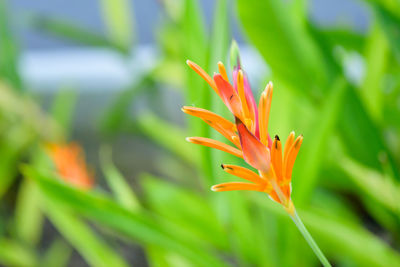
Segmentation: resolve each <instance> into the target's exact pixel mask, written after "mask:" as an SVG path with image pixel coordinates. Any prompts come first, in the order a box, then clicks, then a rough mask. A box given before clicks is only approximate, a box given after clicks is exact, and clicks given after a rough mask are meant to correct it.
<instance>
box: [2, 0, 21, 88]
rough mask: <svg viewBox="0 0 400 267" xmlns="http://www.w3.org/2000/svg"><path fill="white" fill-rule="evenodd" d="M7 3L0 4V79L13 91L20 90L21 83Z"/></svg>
mask: <svg viewBox="0 0 400 267" xmlns="http://www.w3.org/2000/svg"><path fill="white" fill-rule="evenodd" d="M9 14H11V13H10V11H9V10H8V2H7V1H1V2H0V78H3V79H6V80H7V81H8V82H9V83H10V84H11V85H12V86H13V88H14V89H15V90H22V89H23V88H22V81H21V77H20V75H19V73H18V59H19V51H18V45H17V42H16V40H15V38H14V34H13V30H12V28H11V23H10V21H9Z"/></svg>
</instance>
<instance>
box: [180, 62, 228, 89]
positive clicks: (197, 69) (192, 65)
mask: <svg viewBox="0 0 400 267" xmlns="http://www.w3.org/2000/svg"><path fill="white" fill-rule="evenodd" d="M186 64H188V65H189V67H190V68H191V69H192V70H194V71H195V72H196V73H197V74H199V75H200V76H201V78H203V79H204V80H205V81H206V82H207V83H208V84H209V85H210V86H211V88H212V89H214V91H215V92H216V93H217V94H218V95H220V94H219V92H218V88H217V86H216V84H215V82H214V80H213V79H211V77H210V75H208V74H207V72H205V70H203V69H202V68H201V67H200V66H199V65H197V64H196V63H194V62H192V61H190V60H186Z"/></svg>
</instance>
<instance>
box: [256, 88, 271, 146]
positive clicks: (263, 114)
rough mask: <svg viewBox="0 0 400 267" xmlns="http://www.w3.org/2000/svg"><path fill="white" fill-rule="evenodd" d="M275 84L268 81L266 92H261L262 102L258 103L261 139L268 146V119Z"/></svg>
mask: <svg viewBox="0 0 400 267" xmlns="http://www.w3.org/2000/svg"><path fill="white" fill-rule="evenodd" d="M272 91H273V85H272V83H271V82H269V83H268V85H267V86H266V88H265V90H264V92H262V94H261V98H260V103H259V105H258V119H259V125H260V141H261V143H263V144H264V145H266V146H269V145H268V121H269V112H270V109H271V100H272Z"/></svg>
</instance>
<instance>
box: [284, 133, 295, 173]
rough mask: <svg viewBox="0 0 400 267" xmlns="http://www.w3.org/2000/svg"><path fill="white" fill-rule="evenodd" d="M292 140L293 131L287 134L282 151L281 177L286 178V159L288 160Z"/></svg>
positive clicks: (293, 136)
mask: <svg viewBox="0 0 400 267" xmlns="http://www.w3.org/2000/svg"><path fill="white" fill-rule="evenodd" d="M294 138H295V135H294V131H292V132H291V133H290V134H289V136H288V138H287V139H286V143H285V147H284V149H283V177H286V165H287V158H288V154H289V150H290V148H291V147H292V145H293V142H294Z"/></svg>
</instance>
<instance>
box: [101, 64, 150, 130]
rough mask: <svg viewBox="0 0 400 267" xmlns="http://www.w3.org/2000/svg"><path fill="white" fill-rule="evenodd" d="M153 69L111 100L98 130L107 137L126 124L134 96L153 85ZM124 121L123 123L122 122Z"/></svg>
mask: <svg viewBox="0 0 400 267" xmlns="http://www.w3.org/2000/svg"><path fill="white" fill-rule="evenodd" d="M152 75H153V70H152V71H149V72H148V73H147V74H144V75H143V76H142V77H140V78H139V80H138V81H137V82H136V83H134V84H132V85H131V86H130V87H129V88H127V89H126V90H124V91H123V92H122V93H121V94H120V95H119V96H117V98H116V100H115V101H113V103H112V104H111V107H109V108H107V110H106V112H105V114H104V115H103V117H102V118H101V120H100V123H99V124H100V131H101V132H102V133H103V134H104V135H106V136H107V137H110V136H113V135H115V133H117V132H118V131H121V130H122V129H123V126H126V121H127V120H128V116H129V107H130V106H131V105H132V102H133V101H134V100H135V98H136V97H137V96H138V95H139V94H140V93H142V92H143V91H144V90H148V89H151V88H152V87H153V86H154V80H153V78H152ZM124 123H125V124H124Z"/></svg>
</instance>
